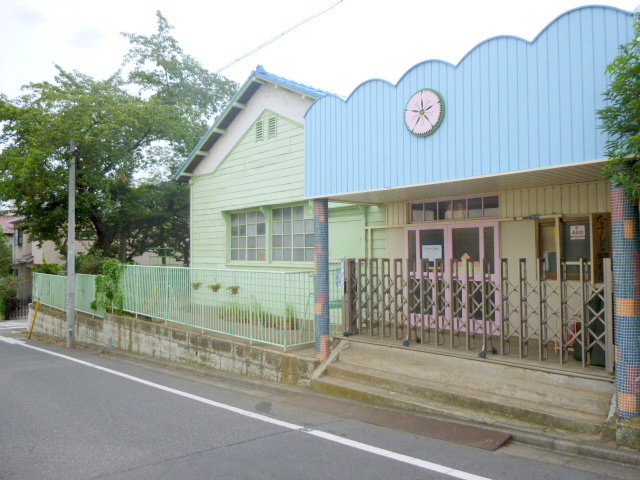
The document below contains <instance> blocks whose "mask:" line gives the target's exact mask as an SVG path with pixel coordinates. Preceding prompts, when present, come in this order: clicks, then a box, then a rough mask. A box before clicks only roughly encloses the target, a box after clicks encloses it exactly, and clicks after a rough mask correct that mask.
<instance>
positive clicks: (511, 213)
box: [506, 190, 516, 217]
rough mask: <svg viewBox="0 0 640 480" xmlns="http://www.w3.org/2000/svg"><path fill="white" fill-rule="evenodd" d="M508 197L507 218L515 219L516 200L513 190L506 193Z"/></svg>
mask: <svg viewBox="0 0 640 480" xmlns="http://www.w3.org/2000/svg"><path fill="white" fill-rule="evenodd" d="M506 197H507V209H508V210H507V217H515V216H516V205H515V199H514V198H513V190H509V191H508V192H507V193H506Z"/></svg>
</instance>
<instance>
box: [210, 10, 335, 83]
mask: <svg viewBox="0 0 640 480" xmlns="http://www.w3.org/2000/svg"><path fill="white" fill-rule="evenodd" d="M343 1H344V0H338V1H337V2H335V3H333V4H331V5H329V6H328V7H325V8H324V9H322V10H321V11H319V12H318V13H316V14H314V15H312V16H310V17H309V18H306V19H304V20H302V21H301V22H300V23H297V24H296V25H294V26H293V27H291V28H288V29H287V30H285V31H284V32H282V33H281V34H279V35H276V36H275V37H273V38H272V39H271V40H267V41H266V42H264V43H263V44H261V45H259V46H258V47H256V48H254V49H253V50H250V51H248V52H247V53H245V54H244V55H242V56H240V57H238V58H236V59H235V60H234V61H233V62H230V63H227V64H226V65H225V66H224V67H222V68H219V69H218V70H216V71H215V72H214V73H216V74H218V73H220V72H222V71H223V70H226V69H227V68H229V67H230V66H231V65H234V64H236V63H238V62H239V61H240V60H243V59H245V58H247V57H248V56H249V55H253V54H254V53H256V52H257V51H258V50H260V49H262V48H264V47H266V46H267V45H269V44H271V43H273V42H275V41H276V40H278V39H279V38H280V37H283V36H285V35H286V34H287V33H289V32H291V31H292V30H295V29H296V28H298V27H299V26H300V25H302V24H304V23H307V22H308V21H309V20H313V19H314V18H317V17H319V16H320V15H322V14H324V13H327V12H328V11H329V10H331V9H332V8H334V7H336V6H338V4H340V3H342V2H343Z"/></svg>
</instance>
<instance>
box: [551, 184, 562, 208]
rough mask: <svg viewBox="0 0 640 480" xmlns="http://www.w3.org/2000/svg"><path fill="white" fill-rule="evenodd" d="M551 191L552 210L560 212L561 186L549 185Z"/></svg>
mask: <svg viewBox="0 0 640 480" xmlns="http://www.w3.org/2000/svg"><path fill="white" fill-rule="evenodd" d="M551 189H552V191H553V212H552V213H554V214H556V213H562V187H551Z"/></svg>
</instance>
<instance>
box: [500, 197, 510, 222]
mask: <svg viewBox="0 0 640 480" xmlns="http://www.w3.org/2000/svg"><path fill="white" fill-rule="evenodd" d="M498 201H499V208H500V218H507V217H508V216H509V212H508V208H509V207H508V205H507V194H506V193H505V192H500V193H499V194H498Z"/></svg>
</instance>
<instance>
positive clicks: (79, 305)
mask: <svg viewBox="0 0 640 480" xmlns="http://www.w3.org/2000/svg"><path fill="white" fill-rule="evenodd" d="M32 296H33V299H34V300H40V303H42V304H44V305H48V306H50V307H54V308H57V309H60V310H64V311H66V310H67V277H62V276H60V275H48V274H45V273H34V274H33V293H32ZM95 296H96V277H95V275H76V310H77V311H78V312H84V313H89V314H91V315H96V316H99V317H102V316H104V309H101V308H99V309H93V308H91V302H93V299H94V298H95Z"/></svg>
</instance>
